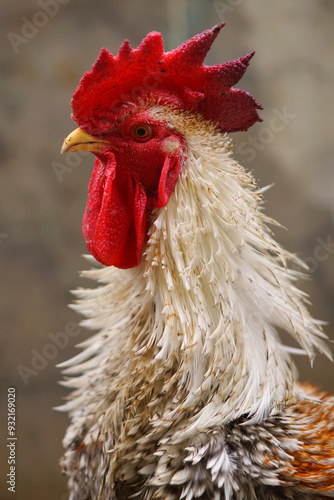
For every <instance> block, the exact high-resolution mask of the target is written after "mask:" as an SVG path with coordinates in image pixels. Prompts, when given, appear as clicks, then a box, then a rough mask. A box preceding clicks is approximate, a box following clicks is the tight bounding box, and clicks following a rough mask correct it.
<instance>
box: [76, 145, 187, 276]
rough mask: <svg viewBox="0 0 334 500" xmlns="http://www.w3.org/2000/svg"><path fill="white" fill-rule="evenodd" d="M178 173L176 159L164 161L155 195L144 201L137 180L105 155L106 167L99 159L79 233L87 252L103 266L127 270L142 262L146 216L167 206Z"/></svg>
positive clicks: (178, 167)
mask: <svg viewBox="0 0 334 500" xmlns="http://www.w3.org/2000/svg"><path fill="white" fill-rule="evenodd" d="M179 170H180V161H179V159H178V158H171V157H168V156H167V157H166V158H165V160H164V164H163V167H162V170H161V173H160V179H159V185H158V189H157V192H156V194H154V195H151V196H150V197H149V198H148V195H147V193H146V190H145V188H144V186H143V185H142V184H141V182H140V180H134V179H133V177H132V176H131V175H130V174H129V172H128V170H127V169H126V168H124V166H122V165H118V166H117V164H116V158H115V156H114V155H113V154H108V162H107V165H106V166H105V165H103V163H101V161H100V160H99V159H97V160H96V161H95V165H94V170H93V173H92V176H91V179H90V182H89V186H88V200H87V205H86V209H85V212H84V217H83V223H82V232H83V235H84V237H85V240H86V245H87V249H88V251H89V252H90V253H91V254H92V255H93V257H95V259H96V260H98V261H99V262H101V264H104V265H106V266H115V267H118V268H121V269H128V268H130V267H135V266H137V265H138V264H139V263H140V261H141V258H142V253H143V247H144V244H145V240H146V232H147V212H148V210H153V209H154V208H155V207H164V206H166V205H167V203H168V201H169V198H170V195H171V193H172V192H173V190H174V187H175V183H176V181H177V178H178V175H179Z"/></svg>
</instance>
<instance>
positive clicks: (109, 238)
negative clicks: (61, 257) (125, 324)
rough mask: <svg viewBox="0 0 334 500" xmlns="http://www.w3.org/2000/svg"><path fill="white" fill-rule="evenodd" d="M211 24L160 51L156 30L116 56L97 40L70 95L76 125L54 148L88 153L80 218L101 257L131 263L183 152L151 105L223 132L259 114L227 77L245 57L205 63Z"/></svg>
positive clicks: (235, 77)
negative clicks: (93, 56) (91, 158)
mask: <svg viewBox="0 0 334 500" xmlns="http://www.w3.org/2000/svg"><path fill="white" fill-rule="evenodd" d="M222 26H223V24H219V25H217V26H215V27H214V28H212V29H209V30H206V31H204V32H203V33H201V34H200V35H196V36H195V37H193V38H191V39H190V40H188V41H187V42H185V43H184V44H182V45H181V46H180V47H178V48H176V49H174V50H172V51H170V52H167V53H165V52H164V46H163V40H162V36H161V34H160V33H156V32H152V33H149V34H148V35H147V36H146V38H144V40H143V41H142V42H141V44H140V45H139V47H138V48H137V49H132V48H131V46H130V44H129V42H128V41H127V40H126V41H125V42H124V43H123V44H122V46H121V48H120V50H119V53H118V55H117V56H113V55H112V54H111V53H110V52H108V51H107V50H106V49H102V51H101V53H100V55H99V57H98V58H97V60H96V62H95V64H94V65H93V68H92V70H91V71H89V72H87V73H85V75H84V76H83V78H82V80H81V82H80V85H79V87H78V88H77V89H76V91H75V93H74V96H73V99H72V110H73V113H72V117H73V119H74V120H75V122H76V123H77V125H78V127H79V128H77V129H76V130H75V131H74V132H72V133H71V134H70V135H69V136H68V137H67V138H66V139H65V141H64V144H63V148H62V152H68V151H83V150H86V151H91V152H93V153H94V154H95V156H96V161H95V165H94V170H93V173H92V177H91V180H90V182H89V187H88V201H87V205H86V209H85V213H84V217H83V235H84V237H85V240H86V244H87V248H88V250H89V252H90V253H91V254H92V255H93V256H94V257H95V258H96V259H97V260H98V261H99V262H101V263H102V264H104V265H108V266H109V265H113V266H116V267H119V268H124V269H125V268H131V267H134V266H137V265H138V264H139V263H140V261H141V258H142V254H143V248H144V245H145V241H146V238H147V226H148V221H149V219H150V215H151V212H152V211H153V210H154V209H155V208H158V207H164V206H166V205H167V203H168V201H169V198H170V196H171V194H172V192H173V190H174V187H175V184H176V182H177V179H178V176H179V172H180V168H181V166H182V165H183V163H184V162H185V158H186V143H185V140H184V137H183V136H182V134H181V133H180V131H176V130H175V129H174V128H173V127H172V125H171V124H170V123H167V122H165V121H162V120H159V119H158V118H157V116H156V115H154V114H153V113H152V112H151V111H150V108H151V109H152V107H153V106H154V105H159V106H167V107H171V108H173V109H179V110H184V111H187V112H193V113H195V114H196V113H197V114H199V115H200V116H201V117H203V118H204V119H205V120H209V121H213V122H214V123H215V124H216V125H217V126H218V127H219V128H220V129H221V130H222V131H223V132H233V131H237V130H247V129H248V128H249V127H250V126H251V125H252V124H253V123H255V122H256V121H259V120H260V118H259V116H258V114H257V111H256V110H257V109H260V108H261V106H259V104H257V102H256V101H255V100H254V98H253V97H252V96H250V95H249V94H248V93H247V92H245V91H242V90H239V89H234V88H232V86H233V85H234V84H235V83H236V82H238V81H239V79H240V78H241V77H242V75H243V74H244V72H245V70H246V68H247V66H248V63H249V61H250V59H251V57H252V56H253V53H250V54H248V55H246V56H243V57H241V58H239V59H237V60H235V61H231V62H228V63H224V64H219V65H216V66H205V65H204V64H203V61H204V58H205V56H206V54H207V52H208V50H209V49H210V46H211V44H212V43H213V41H214V39H215V38H216V36H217V34H218V33H219V31H220V29H221V28H222Z"/></svg>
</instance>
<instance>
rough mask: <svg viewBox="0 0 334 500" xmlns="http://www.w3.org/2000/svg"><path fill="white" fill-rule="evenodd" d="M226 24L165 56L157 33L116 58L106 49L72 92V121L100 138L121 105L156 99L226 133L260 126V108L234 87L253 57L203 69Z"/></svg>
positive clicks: (126, 46) (124, 48) (125, 46)
mask: <svg viewBox="0 0 334 500" xmlns="http://www.w3.org/2000/svg"><path fill="white" fill-rule="evenodd" d="M223 25H224V24H223V23H221V24H218V25H217V26H215V27H213V28H211V29H209V30H206V31H204V32H203V33H201V34H199V35H196V36H194V37H193V38H191V39H190V40H188V41H187V42H185V43H184V44H182V45H180V46H179V47H177V48H176V49H174V50H172V51H170V52H166V53H164V46H163V40H162V36H161V34H160V33H157V32H152V33H149V34H148V35H147V36H146V37H145V38H144V40H143V41H142V42H141V44H140V45H139V47H138V48H137V49H132V48H131V46H130V44H129V42H128V41H127V40H126V41H125V42H124V43H123V44H122V46H121V47H120V49H119V53H118V55H117V56H116V57H115V56H113V55H112V54H111V53H110V52H109V51H108V50H106V49H102V50H101V53H100V55H99V57H98V58H97V60H96V62H95V64H94V65H93V68H92V70H91V71H89V72H87V73H85V75H84V76H83V78H82V80H81V82H80V85H79V87H78V88H77V90H76V91H75V93H74V96H73V99H72V109H73V119H74V120H75V121H76V122H77V124H78V126H80V127H82V128H86V129H89V131H90V132H91V133H92V132H94V129H95V128H96V130H98V131H99V133H101V132H103V131H107V130H109V129H110V119H111V117H110V113H111V114H112V118H113V119H115V120H117V118H118V117H119V116H120V113H121V106H122V105H123V104H126V103H129V102H130V103H133V102H137V101H138V99H150V100H151V99H152V98H153V99H156V101H157V102H159V103H161V104H168V105H171V106H173V107H176V108H178V109H184V110H192V111H196V112H198V113H200V114H201V115H202V116H203V117H204V118H205V119H207V120H212V121H214V122H216V123H218V125H219V127H220V128H221V130H222V131H223V132H234V131H237V130H247V129H248V128H249V127H250V126H251V125H253V124H254V123H255V122H256V121H261V119H260V117H259V115H258V113H257V111H256V110H257V109H262V107H261V106H260V105H259V104H258V103H257V102H256V101H255V99H254V98H253V97H252V96H251V95H250V94H248V93H247V92H245V91H243V90H239V89H234V88H232V86H233V85H235V84H236V83H237V82H238V81H239V80H240V78H241V77H242V76H243V74H244V73H245V71H246V69H247V66H248V64H249V61H250V59H251V58H252V56H253V55H254V52H251V53H249V54H247V55H246V56H243V57H240V58H239V59H236V60H235V61H230V62H227V63H223V64H217V65H215V66H205V65H204V64H203V61H204V58H205V56H206V54H207V52H208V51H209V49H210V47H211V45H212V43H213V41H214V40H215V38H216V36H217V35H218V33H219V31H220V30H221V28H222V27H223ZM106 110H107V111H108V119H107V120H106V113H105V112H106Z"/></svg>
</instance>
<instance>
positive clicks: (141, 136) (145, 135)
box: [131, 124, 152, 141]
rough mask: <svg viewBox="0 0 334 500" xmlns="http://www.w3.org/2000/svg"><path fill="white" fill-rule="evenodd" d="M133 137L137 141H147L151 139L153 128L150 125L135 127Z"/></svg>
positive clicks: (132, 131)
mask: <svg viewBox="0 0 334 500" xmlns="http://www.w3.org/2000/svg"><path fill="white" fill-rule="evenodd" d="M131 133H132V137H133V138H134V139H136V140H137V141H146V140H147V139H149V138H150V137H151V134H152V128H151V127H150V126H149V125H146V124H141V125H135V126H134V127H133V129H132V130H131Z"/></svg>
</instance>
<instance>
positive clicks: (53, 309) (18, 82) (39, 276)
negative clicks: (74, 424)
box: [0, 0, 334, 500]
mask: <svg viewBox="0 0 334 500" xmlns="http://www.w3.org/2000/svg"><path fill="white" fill-rule="evenodd" d="M0 9H1V11H2V12H1V16H0V19H1V20H0V23H1V28H2V36H1V54H0V64H1V83H0V85H1V108H0V113H1V123H0V145H1V147H0V155H1V169H0V190H1V197H0V267H1V269H0V273H1V274H0V286H1V325H2V328H1V334H2V359H1V372H2V373H1V386H2V387H1V398H2V399H1V422H0V423H1V426H0V428H1V437H2V438H5V437H6V427H7V426H6V396H7V388H8V387H15V388H16V393H17V435H18V444H17V493H16V496H15V498H17V499H25V500H30V499H34V500H42V499H43V500H44V499H46V498H47V499H48V500H55V499H60V500H65V499H66V498H67V495H66V481H65V479H64V478H62V477H61V475H60V472H59V469H58V459H59V456H60V455H61V454H62V446H61V440H62V437H63V434H64V432H65V429H66V426H67V423H68V420H67V416H66V415H64V414H62V413H59V412H55V411H54V410H53V409H52V407H54V406H57V405H59V404H60V403H61V401H62V398H63V397H64V396H65V395H66V390H65V389H63V388H61V387H60V386H59V385H58V384H57V381H58V380H59V379H60V378H61V375H60V371H59V369H57V368H56V367H55V365H56V364H57V363H59V362H61V361H63V360H65V359H68V358H69V357H71V356H72V355H73V354H74V353H75V352H76V348H75V344H77V343H78V342H81V341H83V340H84V338H85V336H86V333H85V332H84V330H83V329H81V330H80V329H79V327H78V326H77V324H78V322H79V319H80V318H79V317H78V316H77V315H76V314H75V313H74V312H72V311H71V310H70V309H68V307H67V304H68V303H69V302H70V301H71V295H70V292H69V290H71V289H74V288H76V287H77V286H82V285H84V284H85V283H84V281H83V280H82V279H80V278H79V276H78V272H79V270H80V269H82V268H85V267H86V263H85V261H84V260H83V258H82V256H81V255H82V254H83V253H84V252H85V250H86V249H85V243H84V241H83V237H82V235H81V218H82V214H83V210H84V206H85V202H86V193H87V184H88V180H89V177H90V173H91V170H92V165H93V157H91V156H90V155H88V154H86V155H79V154H78V153H72V154H69V155H67V156H66V157H64V156H61V155H60V154H59V151H60V147H61V144H62V142H63V139H64V137H65V136H67V134H68V133H69V132H70V131H71V130H72V129H73V128H74V127H75V124H74V123H73V122H72V121H71V118H70V100H71V96H72V93H73V91H74V89H75V87H76V86H77V84H78V82H79V79H80V77H81V76H82V74H83V73H84V72H85V71H86V70H88V69H90V67H91V65H92V63H93V62H94V60H95V58H96V57H97V55H98V53H99V51H100V48H101V47H106V48H108V49H109V50H110V51H111V52H112V53H114V54H115V53H116V52H117V51H118V48H119V46H120V44H121V43H122V41H123V40H124V39H125V38H128V39H129V40H130V42H131V44H132V45H133V46H134V47H136V46H137V45H138V44H139V43H140V41H141V40H142V38H143V37H144V36H145V35H146V34H147V33H148V32H149V31H152V30H157V31H160V32H161V33H162V34H163V36H164V39H165V42H166V49H168V50H170V49H172V48H174V47H176V46H177V45H178V44H180V43H181V42H183V41H185V40H186V39H187V38H188V37H190V36H192V35H194V34H196V33H199V32H201V31H203V30H204V29H206V28H209V27H211V26H213V25H214V24H217V23H218V22H220V21H225V22H226V26H225V28H224V29H223V30H222V32H221V34H220V35H219V37H218V39H217V40H216V41H215V43H214V45H213V47H212V49H211V51H210V54H209V56H208V57H207V60H206V62H207V64H217V63H220V62H223V61H227V60H230V59H234V58H237V57H239V56H240V55H243V54H245V53H247V52H249V51H250V50H256V55H255V57H254V59H253V60H252V62H251V65H250V68H249V69H248V71H247V73H246V75H245V77H244V78H243V79H242V81H241V82H240V84H239V86H240V87H241V88H243V89H245V90H247V91H249V92H250V93H252V94H253V95H254V96H255V97H256V99H258V101H259V102H260V103H261V104H262V105H263V106H264V110H263V111H262V112H261V116H262V118H263V122H262V123H259V124H256V125H255V126H253V127H252V128H251V129H250V130H249V131H248V132H247V133H245V132H244V133H238V134H233V136H234V137H233V138H234V140H235V142H236V154H237V157H238V159H239V160H240V161H241V162H242V163H243V164H244V165H245V166H246V167H247V168H249V169H251V170H252V171H253V172H254V175H255V176H256V178H258V179H259V184H260V185H261V186H265V185H267V184H272V183H275V186H274V187H273V188H272V189H270V190H269V191H268V192H267V193H266V195H265V197H266V204H265V210H266V212H267V213H268V214H269V215H271V216H272V217H273V218H275V219H277V220H279V222H280V223H281V224H282V225H283V226H285V227H286V228H287V229H288V230H287V231H286V230H283V229H279V228H275V229H274V230H275V234H276V236H277V238H278V239H279V241H280V242H281V243H282V244H283V245H284V246H286V247H287V248H289V250H290V251H292V252H295V253H297V254H298V255H300V256H301V257H302V258H304V259H305V261H306V262H307V263H308V265H309V267H310V277H311V280H308V281H306V282H304V283H303V288H304V290H305V291H306V292H307V293H308V294H310V297H311V302H312V305H311V306H310V307H311V309H312V312H313V314H314V316H315V317H317V318H321V319H323V320H325V321H327V322H328V326H326V327H325V330H326V333H327V334H328V336H329V337H331V338H334V307H333V305H334V228H333V214H334V196H333V189H334V168H333V166H334V165H333V163H334V146H333V115H334V106H333V77H334V64H333V62H334V60H333V44H334V31H333V23H334V2H333V1H332V0H317V1H315V0H314V1H312V0H309V1H307V2H305V0H294V1H293V2H291V1H290V0H281V1H280V2H268V1H266V0H247V1H246V0H215V1H205V0H191V1H190V0H189V1H188V2H187V1H186V0H161V1H160V2H156V1H153V0H151V1H150V0H142V1H140V2H138V1H136V0H126V1H123V2H119V1H117V2H116V1H112V0H109V1H108V0H100V1H99V2H92V1H89V0H38V1H36V0H16V1H15V2H13V1H12V0H1V7H0ZM69 332H71V333H69ZM55 339H58V340H57V342H56V341H55ZM61 339H62V340H61ZM64 339H65V340H64ZM50 346H51V347H50ZM41 353H44V354H43V355H42V354H41ZM296 363H297V365H298V368H299V371H300V374H301V379H302V380H310V381H312V382H313V383H316V384H319V385H321V386H323V387H324V388H326V389H327V390H332V389H333V374H334V372H333V365H332V364H331V363H330V362H329V361H327V360H326V359H325V358H324V357H322V356H318V357H317V358H316V360H315V363H314V367H313V369H311V367H310V363H309V362H308V360H306V359H302V358H297V359H296ZM2 419H3V420H2ZM0 453H1V463H0V465H1V470H2V471H3V474H2V477H1V481H2V485H1V487H2V488H3V493H1V494H0V497H1V499H7V498H8V499H9V498H13V496H12V493H10V492H8V491H7V487H6V484H5V481H6V479H4V473H5V471H6V473H7V472H8V464H7V455H8V454H7V449H6V448H5V444H4V440H2V444H1V452H0Z"/></svg>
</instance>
